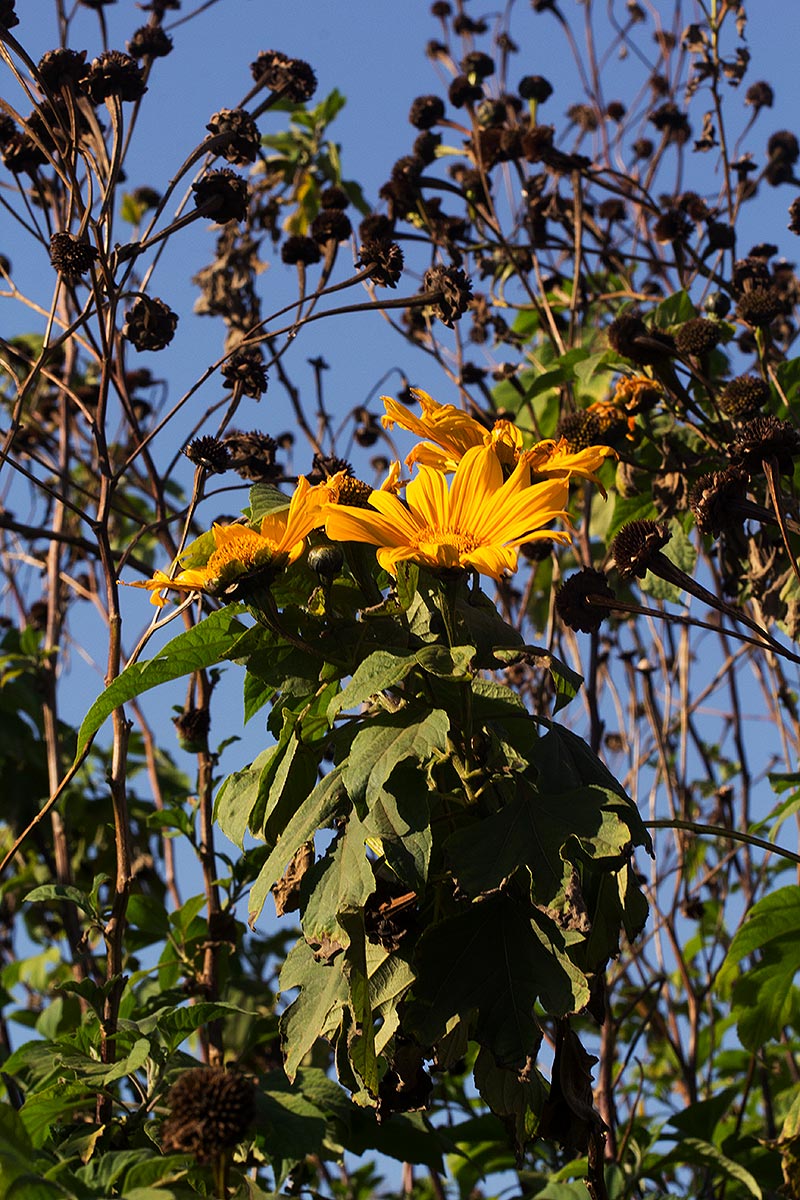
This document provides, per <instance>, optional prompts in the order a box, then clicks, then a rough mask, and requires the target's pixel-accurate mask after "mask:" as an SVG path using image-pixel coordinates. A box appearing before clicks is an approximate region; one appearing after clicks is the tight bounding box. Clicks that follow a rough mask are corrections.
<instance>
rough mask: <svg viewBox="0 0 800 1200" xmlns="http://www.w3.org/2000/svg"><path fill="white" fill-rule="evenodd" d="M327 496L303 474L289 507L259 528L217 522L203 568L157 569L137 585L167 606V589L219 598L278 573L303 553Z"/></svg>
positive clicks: (264, 520) (153, 600) (264, 519)
mask: <svg viewBox="0 0 800 1200" xmlns="http://www.w3.org/2000/svg"><path fill="white" fill-rule="evenodd" d="M325 500H326V495H325V493H324V491H323V490H321V489H319V488H312V487H311V485H310V484H309V482H308V480H307V479H305V478H304V477H303V476H301V477H300V479H299V480H298V483H297V487H296V488H295V490H294V493H293V495H292V498H291V500H290V501H289V504H288V506H287V507H286V508H281V509H277V510H275V511H273V512H268V513H266V514H265V516H264V517H262V520H261V527H260V530H258V531H257V530H255V529H250V528H249V527H248V526H246V525H215V526H214V527H213V529H212V533H213V537H214V550H213V551H212V553H211V555H210V556H209V558H208V561H207V562H206V563H205V565H204V566H202V567H188V568H186V569H185V570H182V571H179V572H178V574H177V575H176V576H175V577H174V578H173V579H171V578H170V577H169V575H167V574H166V572H164V571H156V572H155V574H154V576H153V578H152V579H147V580H143V581H140V582H139V581H137V582H136V583H134V584H132V586H133V587H142V588H148V589H149V590H150V591H151V592H152V593H153V595H152V596H151V598H150V599H151V603H152V604H155V605H157V606H158V607H159V608H163V606H164V605H165V604H166V600H165V599H164V598H163V596H162V595H161V592H162V591H163V590H164V588H174V589H177V590H178V591H188V592H208V593H209V594H210V595H212V596H214V595H219V594H220V593H222V592H224V591H225V590H226V588H230V587H231V586H232V585H235V584H236V583H237V582H239V581H242V580H243V577H246V578H247V579H252V578H253V577H256V576H261V575H262V573H266V574H269V575H272V574H273V573H277V572H278V571H281V570H283V568H284V567H287V566H289V565H290V564H291V563H293V562H294V561H295V560H296V559H298V558H299V557H300V555H301V554H302V553H303V548H304V546H305V538H306V536H307V535H308V534H309V533H310V532H311V530H312V529H316V528H317V526H319V525H321V524H322V521H323V519H324V517H323V515H322V505H323V503H324V502H325Z"/></svg>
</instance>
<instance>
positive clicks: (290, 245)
mask: <svg viewBox="0 0 800 1200" xmlns="http://www.w3.org/2000/svg"><path fill="white" fill-rule="evenodd" d="M321 258H322V251H321V250H320V248H319V246H318V245H317V243H316V242H315V241H314V239H313V238H310V237H303V236H302V235H300V234H297V233H294V234H292V235H291V236H290V237H288V238H287V239H286V241H285V242H284V243H283V245H282V246H281V259H282V260H283V262H285V263H286V264H287V265H288V266H291V267H293V266H297V264H298V263H302V264H303V266H306V267H311V266H313V265H314V263H318V262H319V261H320V259H321Z"/></svg>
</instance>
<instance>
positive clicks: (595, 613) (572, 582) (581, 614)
mask: <svg viewBox="0 0 800 1200" xmlns="http://www.w3.org/2000/svg"><path fill="white" fill-rule="evenodd" d="M595 596H596V597H599V598H601V599H605V600H613V599H614V592H613V591H612V590H611V588H610V587H609V584H608V580H607V579H606V577H605V575H604V574H603V572H602V571H597V570H595V569H594V567H584V569H583V570H582V571H577V572H576V573H575V574H574V575H570V577H569V579H566V580H565V581H564V582H563V583H562V584H561V587H560V588H559V589H558V590H557V592H556V597H555V605H556V612H557V613H558V615H559V617H560V618H561V620H562V621H563V622H564V624H565V625H566V626H567V627H568V628H569V629H575V630H578V631H579V632H580V633H595V632H596V631H597V630H598V629H599V628H600V625H601V624H602V622H603V620H604V619H605V617H606V616H607V615H608V608H607V606H605V605H602V604H596V603H595V604H592V599H593V598H594V597H595Z"/></svg>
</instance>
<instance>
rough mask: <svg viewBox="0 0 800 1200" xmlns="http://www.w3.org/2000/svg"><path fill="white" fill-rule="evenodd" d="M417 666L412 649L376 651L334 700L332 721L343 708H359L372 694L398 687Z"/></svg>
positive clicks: (361, 665)
mask: <svg viewBox="0 0 800 1200" xmlns="http://www.w3.org/2000/svg"><path fill="white" fill-rule="evenodd" d="M416 665H417V660H416V655H415V654H414V653H413V652H412V651H411V650H408V651H389V650H374V651H373V652H372V654H370V655H369V657H368V658H365V659H364V661H363V662H362V663H359V665H358V667H357V668H356V670H355V671H354V672H353V678H352V679H351V680H350V682H349V683H348V685H347V687H346V688H344V689H343V690H342V691H341V692H339V694H338V695H337V696H334V698H333V699H332V700H331V702H330V706H329V708H328V716H329V717H330V719H331V721H332V720H333V719H334V717H335V716H336V715H337V713H340V712H341V711H342V710H343V709H347V708H358V707H359V705H361V704H365V703H366V702H367V700H369V699H370V697H371V696H377V695H378V693H379V692H385V691H387V690H388V689H389V688H393V687H396V686H397V684H398V683H400V682H401V681H402V680H403V679H405V677H406V675H408V673H409V671H411V670H413V669H414V667H415V666H416Z"/></svg>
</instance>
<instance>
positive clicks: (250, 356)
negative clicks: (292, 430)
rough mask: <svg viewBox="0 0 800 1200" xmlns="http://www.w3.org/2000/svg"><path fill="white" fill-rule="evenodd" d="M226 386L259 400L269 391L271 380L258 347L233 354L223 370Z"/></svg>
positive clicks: (247, 348)
mask: <svg viewBox="0 0 800 1200" xmlns="http://www.w3.org/2000/svg"><path fill="white" fill-rule="evenodd" d="M221 375H222V378H223V379H224V380H225V386H226V387H229V388H234V387H238V388H239V391H240V392H241V394H242V395H243V396H249V397H250V398H251V400H259V399H260V398H261V397H262V396H263V395H264V393H265V392H266V390H267V387H268V385H269V378H268V376H267V370H266V367H265V366H264V358H263V355H262V353H261V351H260V350H259V348H258V347H257V346H251V347H246V348H245V349H244V350H237V351H236V353H235V354H232V355H231V357H230V358H229V359H228V361H227V362H226V363H224V364H223V366H222V369H221Z"/></svg>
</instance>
